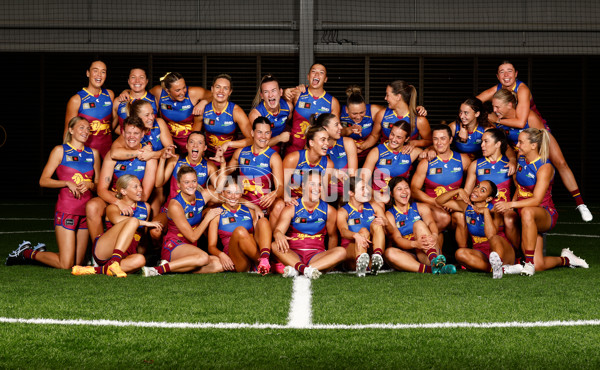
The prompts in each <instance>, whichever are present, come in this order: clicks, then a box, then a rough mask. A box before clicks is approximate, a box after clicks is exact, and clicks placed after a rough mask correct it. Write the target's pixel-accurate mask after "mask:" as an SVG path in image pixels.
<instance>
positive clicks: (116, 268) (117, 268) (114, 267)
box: [106, 261, 127, 278]
mask: <svg viewBox="0 0 600 370" xmlns="http://www.w3.org/2000/svg"><path fill="white" fill-rule="evenodd" d="M106 275H108V276H116V277H119V278H124V277H127V274H126V273H125V271H123V270H122V269H121V265H119V262H117V261H115V262H113V263H111V264H110V266H108V268H107V269H106Z"/></svg>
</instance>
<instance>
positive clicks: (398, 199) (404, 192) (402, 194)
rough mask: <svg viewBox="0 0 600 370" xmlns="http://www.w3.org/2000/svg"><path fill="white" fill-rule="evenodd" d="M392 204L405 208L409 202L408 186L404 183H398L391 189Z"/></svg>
mask: <svg viewBox="0 0 600 370" xmlns="http://www.w3.org/2000/svg"><path fill="white" fill-rule="evenodd" d="M392 197H393V198H394V202H395V203H396V205H399V206H406V205H408V204H409V202H410V185H408V182H406V181H400V182H399V183H398V184H396V186H394V189H392Z"/></svg>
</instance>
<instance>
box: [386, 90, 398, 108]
mask: <svg viewBox="0 0 600 370" xmlns="http://www.w3.org/2000/svg"><path fill="white" fill-rule="evenodd" d="M401 100H402V96H400V94H394V90H393V89H392V87H391V86H389V85H388V87H386V88H385V101H386V102H387V103H388V107H390V108H391V109H395V108H396V107H397V106H398V103H399V102H400V101H401Z"/></svg>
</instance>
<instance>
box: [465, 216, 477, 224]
mask: <svg viewBox="0 0 600 370" xmlns="http://www.w3.org/2000/svg"><path fill="white" fill-rule="evenodd" d="M467 222H468V223H469V224H471V225H475V224H476V223H477V220H476V219H474V218H471V217H467Z"/></svg>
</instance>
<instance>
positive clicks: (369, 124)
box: [340, 104, 374, 159]
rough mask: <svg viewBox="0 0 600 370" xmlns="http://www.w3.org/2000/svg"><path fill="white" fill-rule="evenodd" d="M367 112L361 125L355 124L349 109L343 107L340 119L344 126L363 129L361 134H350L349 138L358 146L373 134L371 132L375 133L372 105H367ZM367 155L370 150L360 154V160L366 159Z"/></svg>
mask: <svg viewBox="0 0 600 370" xmlns="http://www.w3.org/2000/svg"><path fill="white" fill-rule="evenodd" d="M366 107H367V109H366V111H365V116H364V117H363V119H362V121H360V122H359V123H356V122H354V120H352V118H350V115H349V114H348V107H347V106H345V105H344V106H343V107H342V112H341V117H340V122H342V125H343V126H344V127H351V126H354V125H358V126H360V127H361V128H362V131H361V132H360V134H354V133H352V134H350V136H349V137H351V138H352V139H354V142H355V143H356V145H357V146H358V145H360V144H362V143H363V142H364V141H365V140H366V139H367V137H368V136H369V135H370V134H371V131H373V125H374V122H373V115H372V114H371V104H366ZM367 154H369V150H363V151H362V152H360V153H358V158H359V159H362V158H366V156H367Z"/></svg>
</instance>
